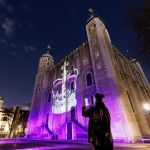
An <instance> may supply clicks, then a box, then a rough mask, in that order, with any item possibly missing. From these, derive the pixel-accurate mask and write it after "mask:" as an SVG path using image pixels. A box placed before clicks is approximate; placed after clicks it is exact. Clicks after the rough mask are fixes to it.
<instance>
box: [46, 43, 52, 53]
mask: <svg viewBox="0 0 150 150" xmlns="http://www.w3.org/2000/svg"><path fill="white" fill-rule="evenodd" d="M51 48H52V47H51V45H50V44H48V45H47V54H49V51H50V49H51Z"/></svg>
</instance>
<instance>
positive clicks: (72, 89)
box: [71, 82, 74, 92]
mask: <svg viewBox="0 0 150 150" xmlns="http://www.w3.org/2000/svg"><path fill="white" fill-rule="evenodd" d="M71 92H74V82H71Z"/></svg>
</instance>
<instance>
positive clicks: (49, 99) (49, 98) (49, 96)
mask: <svg viewBox="0 0 150 150" xmlns="http://www.w3.org/2000/svg"><path fill="white" fill-rule="evenodd" d="M48 102H51V92H50V93H49V94H48Z"/></svg>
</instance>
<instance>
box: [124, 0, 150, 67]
mask: <svg viewBox="0 0 150 150" xmlns="http://www.w3.org/2000/svg"><path fill="white" fill-rule="evenodd" d="M126 18H127V21H128V23H129V25H130V26H131V27H132V29H133V31H134V32H135V33H136V41H135V43H132V47H130V50H132V51H133V50H135V51H136V54H137V56H138V58H142V60H143V58H144V60H145V62H146V63H147V64H148V65H149V66H150V1H149V0H129V1H128V7H127V12H126Z"/></svg>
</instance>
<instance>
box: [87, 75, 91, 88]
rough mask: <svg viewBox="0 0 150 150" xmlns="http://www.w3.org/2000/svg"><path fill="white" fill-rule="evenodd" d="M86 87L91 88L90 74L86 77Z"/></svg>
mask: <svg viewBox="0 0 150 150" xmlns="http://www.w3.org/2000/svg"><path fill="white" fill-rule="evenodd" d="M86 85H87V86H91V85H92V76H91V73H88V74H87V75H86Z"/></svg>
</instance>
